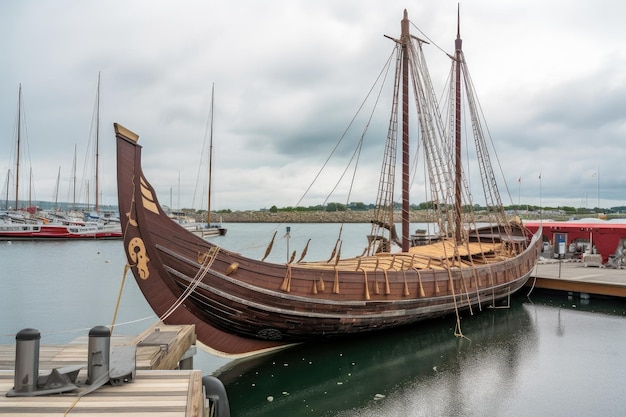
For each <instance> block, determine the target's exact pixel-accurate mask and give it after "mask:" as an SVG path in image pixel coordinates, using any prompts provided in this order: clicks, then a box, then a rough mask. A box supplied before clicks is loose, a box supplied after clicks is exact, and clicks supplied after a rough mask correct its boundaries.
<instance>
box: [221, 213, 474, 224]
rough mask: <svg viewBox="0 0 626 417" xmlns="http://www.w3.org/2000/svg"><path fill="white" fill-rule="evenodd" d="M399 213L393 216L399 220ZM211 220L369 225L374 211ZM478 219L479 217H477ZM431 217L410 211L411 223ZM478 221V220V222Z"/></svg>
mask: <svg viewBox="0 0 626 417" xmlns="http://www.w3.org/2000/svg"><path fill="white" fill-rule="evenodd" d="M400 214H401V213H400V212H399V211H397V212H396V214H395V218H396V219H400V217H401V216H400ZM211 217H212V219H220V221H221V222H223V223H371V221H372V219H374V218H375V216H374V210H363V211H352V210H348V211H279V212H276V213H270V212H269V211H252V210H250V211H237V212H232V213H212V214H211ZM478 219H480V216H478ZM430 221H432V216H431V215H429V213H428V211H426V210H412V211H411V212H410V222H411V223H427V222H430ZM478 221H480V220H478Z"/></svg>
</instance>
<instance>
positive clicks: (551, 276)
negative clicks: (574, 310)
mask: <svg viewBox="0 0 626 417" xmlns="http://www.w3.org/2000/svg"><path fill="white" fill-rule="evenodd" d="M526 286H527V287H534V288H540V289H547V290H557V291H566V292H575V293H580V294H589V295H602V296H611V297H626V269H615V268H605V267H603V266H602V264H601V263H598V262H596V261H595V260H594V259H584V260H543V261H540V262H539V263H538V264H537V266H536V268H535V270H534V271H533V273H532V275H531V277H530V278H529V279H528V281H527V282H526Z"/></svg>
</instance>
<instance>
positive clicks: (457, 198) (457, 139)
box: [454, 6, 463, 242]
mask: <svg viewBox="0 0 626 417" xmlns="http://www.w3.org/2000/svg"><path fill="white" fill-rule="evenodd" d="M462 43H463V41H462V40H461V15H460V6H459V9H457V30H456V40H455V42H454V65H455V80H454V84H455V87H454V88H455V103H454V104H455V105H454V143H455V170H454V172H455V181H454V202H455V203H454V206H455V211H456V216H455V228H454V229H455V232H454V238H455V239H456V241H457V242H461V213H462V207H461V205H462V201H461V60H462V58H463V57H462V55H463V51H462Z"/></svg>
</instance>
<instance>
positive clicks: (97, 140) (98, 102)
mask: <svg viewBox="0 0 626 417" xmlns="http://www.w3.org/2000/svg"><path fill="white" fill-rule="evenodd" d="M99 140H100V72H98V89H97V91H96V206H95V208H96V213H98V212H99V211H100V210H99V208H100V207H99V200H98V198H99V194H100V186H99V179H98V162H99V158H100V154H99V143H98V142H99Z"/></svg>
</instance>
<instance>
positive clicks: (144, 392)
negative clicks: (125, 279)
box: [0, 323, 227, 417]
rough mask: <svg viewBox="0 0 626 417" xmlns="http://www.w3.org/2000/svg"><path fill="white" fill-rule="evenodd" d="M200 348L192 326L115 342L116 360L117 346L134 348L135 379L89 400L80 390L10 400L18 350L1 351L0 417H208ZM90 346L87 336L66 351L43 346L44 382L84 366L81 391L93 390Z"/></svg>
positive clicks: (112, 341)
mask: <svg viewBox="0 0 626 417" xmlns="http://www.w3.org/2000/svg"><path fill="white" fill-rule="evenodd" d="M16 338H17V337H16ZM44 339H45V337H44ZM43 341H44V342H45V340H43ZM195 342H196V336H195V328H194V326H193V325H185V326H171V325H163V324H162V323H157V324H155V325H154V326H152V327H150V328H149V329H148V330H146V331H145V332H144V333H142V334H141V335H139V336H136V337H129V336H121V337H117V336H112V337H111V338H110V346H111V352H112V354H113V353H114V352H115V351H114V349H115V348H116V347H117V346H122V347H124V346H126V347H130V349H131V350H132V351H133V352H134V354H135V357H134V359H135V370H134V371H133V374H132V377H131V378H127V379H126V380H124V381H123V382H122V383H119V382H118V383H117V384H113V383H110V384H109V383H107V384H105V385H102V386H101V387H99V388H97V389H95V390H93V391H92V392H89V393H87V394H85V393H84V392H81V389H80V388H79V389H78V390H75V391H70V392H63V393H57V394H46V395H37V396H7V393H9V392H11V391H15V390H14V388H15V385H16V383H15V375H16V373H17V370H16V369H15V370H14V368H16V362H15V361H16V349H17V348H16V345H1V346H0V416H19V417H24V416H37V417H39V416H43V415H45V416H59V417H61V416H90V417H97V416H111V415H114V416H154V417H164V416H167V417H202V416H205V415H208V413H209V409H210V408H211V405H210V404H209V401H207V399H206V398H207V397H206V394H205V387H204V384H203V382H204V381H203V377H202V374H201V371H199V370H193V369H191V368H192V360H193V359H192V358H193V354H195V349H196V347H195ZM89 343H91V342H90V341H89V340H88V338H87V337H86V336H85V337H81V338H79V339H77V340H75V341H74V342H72V343H70V344H67V345H46V344H42V345H41V346H40V347H39V357H38V358H39V359H38V360H39V364H38V365H39V366H38V369H39V378H40V379H41V378H42V376H43V378H48V379H50V376H47V375H48V374H49V375H52V374H53V373H52V372H51V371H52V370H53V369H59V368H61V369H63V368H67V367H72V366H73V367H76V366H80V365H84V367H83V368H81V370H80V371H78V372H79V373H78V374H77V375H78V376H77V378H76V381H77V385H78V382H79V381H80V382H81V387H82V388H83V389H84V388H88V387H89V385H84V383H85V381H86V380H87V373H88V371H89V370H88V369H87V363H88V354H89V352H88V350H89ZM16 344H17V343H16ZM133 347H134V349H133ZM123 349H124V348H122V351H123ZM111 368H113V365H111ZM107 376H108V375H107ZM128 379H130V380H128ZM226 405H227V403H226Z"/></svg>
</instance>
